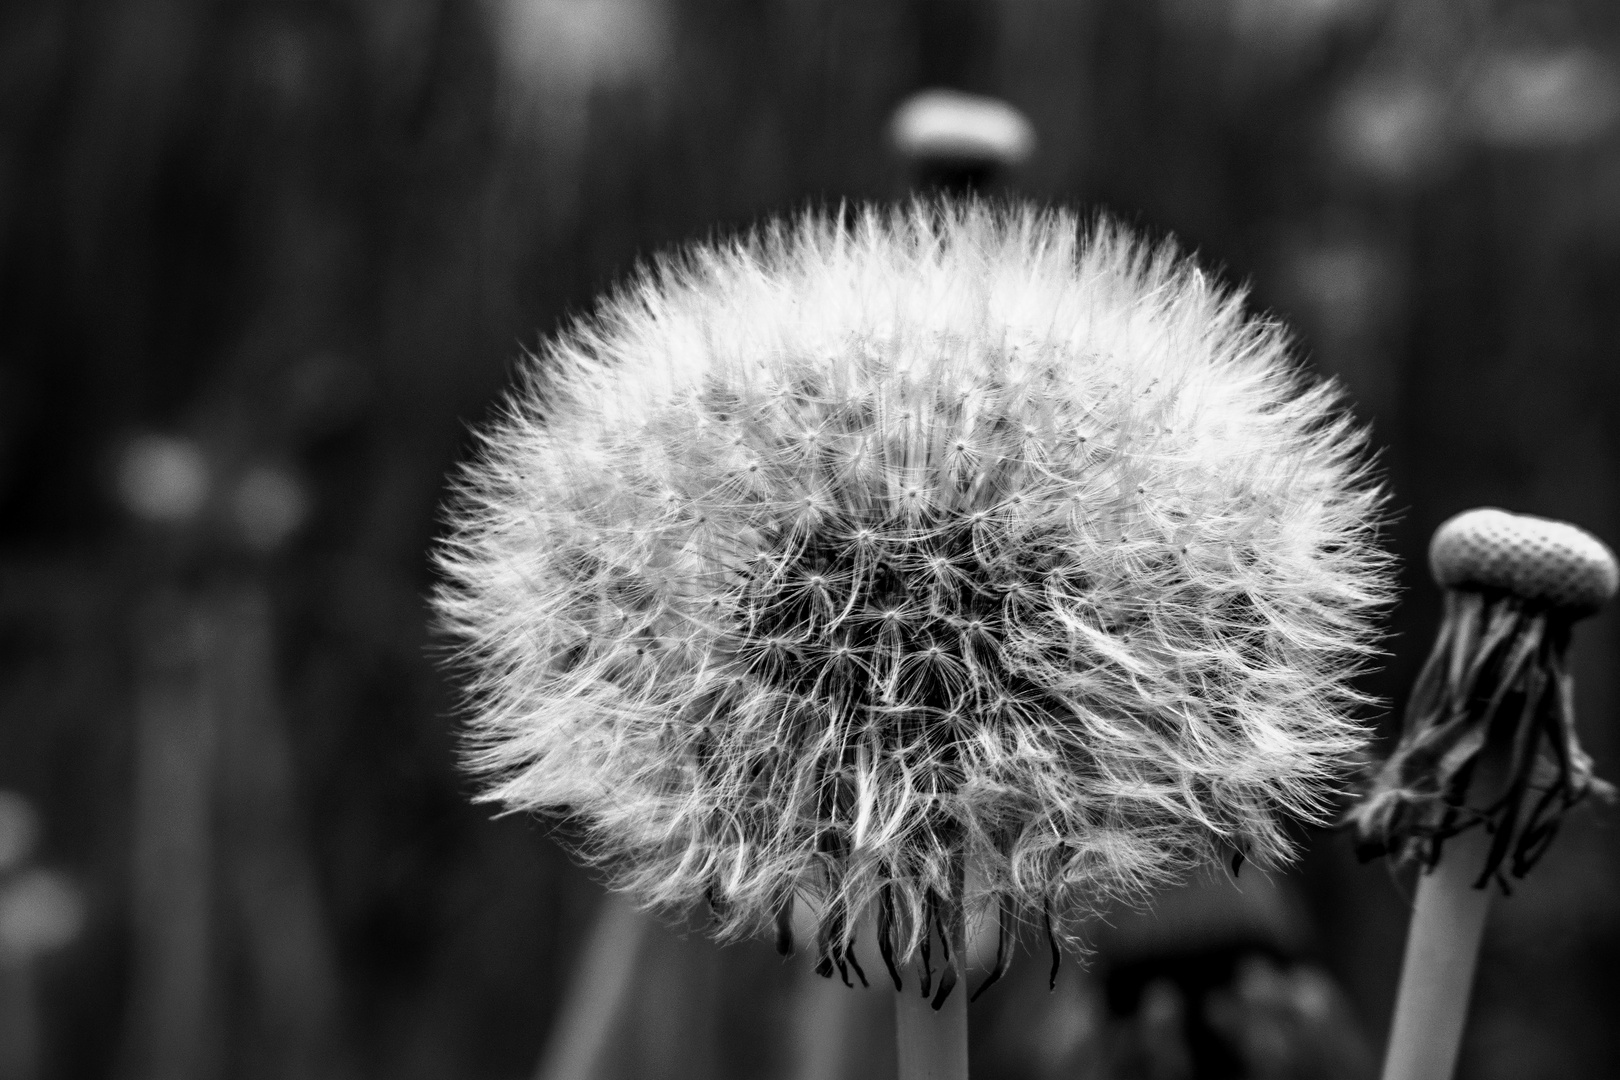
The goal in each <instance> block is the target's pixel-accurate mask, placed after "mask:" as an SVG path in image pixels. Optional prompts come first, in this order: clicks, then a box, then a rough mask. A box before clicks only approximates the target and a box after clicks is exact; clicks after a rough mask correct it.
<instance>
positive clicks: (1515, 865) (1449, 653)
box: [1350, 509, 1620, 887]
mask: <svg viewBox="0 0 1620 1080" xmlns="http://www.w3.org/2000/svg"><path fill="white" fill-rule="evenodd" d="M1429 566H1430V569H1431V570H1432V571H1433V574H1434V579H1435V581H1436V582H1437V583H1439V584H1440V585H1441V586H1442V587H1443V588H1444V589H1445V615H1444V618H1443V620H1442V622H1441V625H1440V632H1439V635H1438V636H1437V638H1436V639H1435V644H1434V649H1433V651H1432V652H1431V653H1430V654H1429V659H1428V662H1427V663H1426V664H1425V665H1424V667H1423V671H1422V672H1421V673H1420V674H1419V675H1418V680H1417V684H1416V685H1415V686H1414V687H1413V690H1412V697H1411V701H1410V704H1409V705H1408V707H1407V714H1406V723H1405V726H1404V728H1403V729H1402V733H1401V739H1400V742H1399V744H1398V745H1397V746H1396V748H1395V751H1394V753H1392V754H1391V755H1390V757H1389V760H1388V761H1387V762H1385V763H1384V766H1383V768H1382V769H1381V771H1380V772H1379V773H1378V776H1377V778H1376V780H1375V781H1374V783H1373V785H1372V789H1371V791H1370V792H1369V793H1368V795H1367V797H1366V798H1365V799H1364V800H1363V801H1362V802H1361V803H1359V804H1358V805H1357V806H1356V807H1355V809H1354V810H1353V811H1352V812H1351V815H1350V818H1351V820H1352V821H1353V822H1354V823H1355V825H1356V828H1357V831H1358V833H1359V836H1360V839H1361V853H1362V857H1363V858H1369V859H1370V858H1377V857H1378V856H1380V855H1395V856H1406V857H1412V858H1416V859H1418V860H1421V861H1422V862H1423V863H1424V864H1425V865H1428V866H1432V865H1433V864H1434V863H1435V862H1436V861H1438V860H1439V858H1440V852H1441V845H1442V844H1443V843H1444V841H1445V840H1447V839H1448V838H1450V837H1453V836H1456V835H1457V834H1459V833H1461V832H1464V831H1465V830H1468V829H1472V828H1474V827H1476V826H1484V828H1485V829H1486V831H1487V832H1488V833H1489V834H1490V836H1491V841H1490V845H1489V848H1488V849H1487V852H1486V856H1485V863H1484V865H1483V866H1481V867H1477V868H1471V869H1470V873H1471V874H1477V879H1478V880H1477V885H1476V887H1477V886H1478V885H1483V884H1485V883H1487V882H1489V881H1490V880H1491V879H1492V878H1496V879H1498V880H1500V881H1502V882H1504V883H1505V882H1506V876H1505V871H1511V872H1512V874H1513V875H1514V876H1515V877H1523V876H1524V875H1525V874H1526V873H1527V872H1528V871H1529V870H1530V868H1531V867H1532V866H1533V865H1534V864H1535V862H1536V860H1537V859H1539V858H1540V857H1541V855H1542V854H1543V853H1544V852H1545V851H1546V849H1547V846H1548V845H1549V844H1550V843H1551V842H1552V840H1553V837H1554V835H1555V834H1556V833H1557V831H1558V825H1559V822H1560V821H1561V820H1562V818H1563V815H1564V813H1565V812H1566V811H1568V810H1569V809H1570V808H1572V807H1573V806H1574V805H1575V804H1576V803H1578V802H1580V801H1581V800H1582V799H1583V798H1585V797H1586V796H1587V795H1588V794H1590V793H1592V792H1599V793H1604V794H1607V793H1608V792H1609V791H1610V790H1611V789H1610V788H1609V786H1608V785H1607V784H1605V783H1604V782H1603V781H1601V780H1598V779H1596V778H1595V777H1594V776H1593V775H1592V759H1591V758H1590V757H1588V756H1587V754H1586V752H1585V751H1583V750H1582V749H1581V746H1580V742H1579V740H1578V739H1577V738H1576V734H1575V695H1574V686H1573V682H1572V680H1571V678H1570V674H1569V668H1568V660H1567V652H1568V649H1569V639H1570V628H1571V626H1572V625H1573V624H1574V623H1575V622H1576V621H1577V620H1579V619H1582V618H1584V617H1586V616H1587V615H1590V614H1592V613H1593V612H1595V611H1597V610H1598V609H1599V608H1600V607H1602V606H1603V604H1604V603H1606V602H1607V601H1608V599H1609V598H1610V597H1612V596H1613V595H1614V592H1615V587H1616V583H1617V580H1620V569H1617V567H1616V563H1615V558H1614V553H1613V552H1611V551H1610V550H1609V549H1608V547H1607V546H1605V545H1604V544H1603V542H1602V541H1600V540H1598V539H1597V538H1596V537H1595V536H1593V535H1592V534H1590V533H1588V532H1586V531H1585V530H1583V529H1579V528H1577V527H1575V526H1574V525H1569V524H1566V523H1564V522H1560V521H1549V520H1547V519H1545V518H1539V517H1532V516H1530V515H1528V514H1510V513H1507V512H1506V511H1503V510H1494V509H1482V510H1469V511H1467V512H1466V513H1462V514H1458V515H1457V516H1455V517H1453V518H1451V519H1450V520H1448V521H1446V522H1445V523H1444V524H1443V525H1441V526H1440V528H1439V529H1437V530H1436V531H1435V534H1434V538H1433V540H1432V541H1431V543H1430V546H1429Z"/></svg>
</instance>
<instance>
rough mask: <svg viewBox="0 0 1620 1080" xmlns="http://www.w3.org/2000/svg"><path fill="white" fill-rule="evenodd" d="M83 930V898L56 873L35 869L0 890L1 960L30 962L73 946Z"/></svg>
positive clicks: (66, 880)
mask: <svg viewBox="0 0 1620 1080" xmlns="http://www.w3.org/2000/svg"><path fill="white" fill-rule="evenodd" d="M83 928H84V899H83V898H82V897H81V896H80V895H79V890H78V889H77V888H75V887H74V885H73V884H72V882H70V881H68V879H67V878H66V877H64V876H63V875H61V874H59V873H57V872H56V871H54V870H46V869H43V868H36V869H33V870H28V871H26V872H25V873H22V874H20V875H18V876H17V877H16V878H14V879H12V880H11V881H8V882H7V883H6V884H5V886H4V887H3V888H0V960H7V961H12V962H16V961H19V960H29V959H32V958H33V957H35V956H39V955H41V954H43V953H48V952H52V951H54V950H56V949H59V948H61V947H62V946H64V945H67V944H69V943H71V942H72V941H73V940H74V939H75V938H77V937H78V936H79V932H80V931H81V930H82V929H83Z"/></svg>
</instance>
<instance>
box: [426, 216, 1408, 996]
mask: <svg viewBox="0 0 1620 1080" xmlns="http://www.w3.org/2000/svg"><path fill="white" fill-rule="evenodd" d="M531 359H532V362H531V363H530V364H528V366H527V368H526V370H525V374H524V379H523V382H522V385H521V387H520V388H519V389H518V390H517V391H516V392H515V393H514V394H513V395H512V396H511V398H510V400H509V403H508V408H507V410H506V412H505V415H504V418H503V419H501V420H500V421H499V422H497V423H494V424H492V425H491V426H490V427H489V428H488V429H487V430H486V431H484V432H483V440H482V447H481V452H480V453H479V455H478V456H477V459H476V460H475V461H474V462H473V463H472V464H470V465H469V466H467V467H466V469H465V471H464V473H463V474H462V476H461V478H460V481H459V484H458V486H457V490H456V494H455V497H454V500H453V505H452V510H451V530H450V534H449V536H448V538H447V539H446V540H445V541H444V543H443V544H442V545H441V547H440V549H439V564H440V567H441V569H442V572H443V582H444V583H443V586H442V588H441V590H440V592H439V594H438V597H437V605H438V610H439V612H440V615H441V617H442V619H443V622H444V624H445V625H446V626H447V628H448V630H449V631H450V633H451V634H452V635H453V637H454V639H455V641H456V642H457V646H458V657H459V661H460V667H461V670H462V671H463V672H464V677H465V686H466V690H467V693H468V712H469V714H470V720H469V723H470V739H469V753H468V758H469V761H470V764H471V767H472V768H473V769H474V770H476V772H477V773H478V774H479V775H480V776H482V777H484V778H485V779H486V781H487V786H486V788H485V789H484V792H483V797H484V798H485V799H487V800H489V801H491V802H495V803H499V804H503V805H504V806H506V807H508V808H510V809H512V810H525V811H537V812H542V813H546V814H553V815H568V816H569V817H570V820H571V821H573V822H574V823H576V824H577V826H578V828H579V829H580V830H581V835H582V842H581V850H582V851H584V852H585V853H586V854H587V855H588V856H589V857H591V858H592V859H594V860H596V861H598V862H599V863H600V864H602V865H604V866H606V867H608V868H610V870H611V872H612V874H613V876H614V878H615V881H616V883H617V884H618V885H619V886H620V887H622V888H624V889H626V890H628V891H629V892H630V893H632V894H633V895H634V896H636V897H637V898H639V900H640V901H642V902H644V903H647V904H650V905H655V906H661V907H667V908H677V909H678V908H683V907H685V906H687V905H690V904H693V903H697V902H699V901H703V900H706V901H707V902H708V903H709V904H710V905H711V906H712V908H713V911H714V924H713V925H714V928H715V930H716V932H717V934H718V935H720V936H722V937H735V936H740V935H744V934H749V933H754V932H761V931H767V930H769V928H770V927H772V926H773V925H775V924H777V923H778V922H779V921H780V920H781V919H782V918H783V913H784V912H785V911H786V910H788V908H789V906H790V905H791V903H792V902H793V899H794V898H795V897H796V896H797V897H800V898H803V899H805V900H807V901H809V902H811V903H812V904H814V905H815V909H816V910H817V911H818V912H819V915H818V918H819V920H820V930H819V939H820V942H821V949H822V953H823V961H824V966H828V969H829V970H830V966H829V965H830V964H831V963H832V962H837V963H838V965H839V966H840V968H842V967H843V964H844V961H845V960H846V959H848V958H852V953H851V951H850V949H851V945H850V943H851V935H852V933H853V930H852V926H853V921H854V920H855V919H856V918H858V917H859V916H860V915H862V914H863V913H865V912H868V911H877V912H878V915H879V924H880V930H879V935H878V937H879V945H880V947H881V949H882V951H883V953H884V958H885V960H886V961H888V963H889V968H890V971H891V973H893V974H895V977H896V982H897V983H898V972H897V971H896V968H895V965H896V963H899V962H904V961H906V960H907V959H908V958H909V957H910V956H912V955H913V954H914V953H916V952H917V951H919V949H920V948H921V949H926V946H927V942H928V939H929V935H930V928H931V927H937V928H938V929H939V931H940V938H941V940H942V941H943V942H944V943H945V944H946V946H947V948H949V946H950V944H951V942H952V941H953V940H954V941H955V942H957V943H958V944H959V943H960V941H961V927H962V924H963V920H964V918H967V919H974V918H978V917H980V916H981V915H983V916H987V917H988V916H993V917H998V918H999V919H1000V920H1001V923H1002V928H1003V944H1004V951H1005V943H1006V941H1007V935H1008V933H1010V930H1009V927H1010V926H1011V925H1012V924H1013V923H1014V922H1016V921H1017V920H1018V919H1020V918H1023V919H1027V920H1030V921H1033V922H1036V924H1037V925H1040V924H1041V923H1042V922H1044V924H1045V925H1046V927H1047V928H1048V932H1049V933H1051V932H1053V931H1054V930H1055V933H1056V936H1057V937H1058V938H1059V939H1072V938H1071V935H1072V934H1073V931H1074V925H1075V920H1076V919H1078V918H1079V917H1081V916H1083V915H1085V914H1087V913H1089V912H1090V911H1092V910H1094V909H1095V907H1096V906H1097V905H1099V904H1101V903H1103V902H1105V901H1107V900H1110V899H1115V898H1119V897H1122V896H1123V897H1135V896H1140V895H1142V894H1143V893H1144V891H1145V890H1147V889H1148V888H1150V887H1153V886H1155V885H1157V884H1160V883H1162V882H1165V881H1167V880H1170V879H1173V878H1175V877H1176V876H1178V875H1179V874H1181V873H1182V872H1184V871H1185V870H1186V869H1187V868H1188V867H1190V866H1192V865H1194V864H1196V863H1198V862H1201V861H1203V860H1205V859H1210V858H1221V857H1225V856H1226V855H1229V854H1231V853H1232V852H1238V853H1241V854H1242V855H1243V856H1246V857H1247V858H1249V859H1252V860H1255V861H1256V862H1258V863H1260V864H1262V865H1275V864H1277V863H1279V862H1280V861H1282V860H1285V859H1286V858H1287V857H1288V856H1289V855H1290V854H1291V845H1290V841H1289V839H1288V838H1287V836H1286V835H1285V832H1284V819H1285V818H1286V817H1288V816H1289V815H1294V816H1300V817H1304V818H1307V819H1313V820H1322V818H1323V816H1324V815H1325V814H1326V813H1327V812H1328V810H1329V806H1328V803H1329V802H1330V800H1331V797H1332V796H1333V794H1334V793H1335V792H1336V790H1337V788H1338V785H1339V782H1340V780H1341V778H1342V777H1343V776H1344V774H1345V772H1346V771H1347V768H1348V766H1349V764H1350V762H1351V760H1352V758H1353V757H1354V756H1355V755H1356V753H1357V752H1358V751H1359V749H1360V747H1361V746H1362V745H1363V742H1364V733H1363V730H1362V728H1361V726H1360V724H1359V723H1358V722H1357V720H1356V719H1355V715H1356V712H1357V710H1358V709H1359V708H1360V706H1361V705H1362V704H1364V702H1363V701H1362V700H1361V698H1360V697H1359V696H1358V694H1357V693H1356V691H1355V690H1354V688H1353V686H1352V676H1353V675H1354V674H1356V673H1357V672H1358V671H1359V670H1361V669H1362V668H1363V667H1364V666H1365V664H1366V663H1367V660H1368V657H1369V656H1370V655H1371V654H1372V653H1373V651H1374V645H1373V643H1374V633H1373V630H1374V620H1375V617H1376V614H1377V612H1378V610H1379V608H1380V607H1381V606H1382V605H1383V604H1384V603H1385V601H1386V600H1387V597H1388V592H1389V588H1390V582H1389V572H1388V571H1389V566H1388V560H1387V558H1386V557H1385V556H1384V555H1383V554H1382V553H1381V551H1380V550H1379V549H1378V548H1377V547H1376V545H1375V539H1376V536H1375V534H1376V530H1377V528H1378V524H1379V520H1380V507H1381V502H1382V497H1381V494H1380V493H1379V491H1378V489H1377V487H1376V485H1375V484H1374V483H1373V482H1372V480H1371V479H1370V477H1369V474H1368V467H1367V463H1366V455H1365V447H1364V437H1363V434H1362V433H1361V432H1360V431H1359V430H1358V429H1357V427H1356V426H1355V425H1354V424H1353V422H1352V421H1351V420H1350V419H1348V418H1347V416H1346V415H1345V413H1344V412H1343V410H1342V408H1341V404H1340V401H1339V396H1338V392H1337V390H1336V389H1335V388H1334V387H1333V386H1332V385H1331V384H1327V383H1322V382H1318V381H1315V380H1312V379H1310V378H1308V377H1307V376H1305V375H1304V374H1303V373H1302V372H1301V371H1300V369H1299V368H1298V366H1297V365H1296V364H1295V363H1294V361H1293V360H1292V358H1291V357H1290V354H1289V350H1288V342H1287V339H1286V337H1285V335H1284V333H1283V332H1282V330H1281V329H1280V328H1278V327H1277V326H1275V325H1274V324H1271V323H1269V322H1266V321H1262V320H1257V319H1254V318H1252V317H1250V316H1248V315H1247V314H1246V313H1245V310H1244V306H1243V298H1242V296H1241V295H1240V294H1239V293H1236V292H1232V291H1227V290H1223V289H1222V288H1220V287H1218V286H1217V285H1215V284H1214V283H1212V282H1211V281H1210V279H1209V278H1207V277H1206V276H1205V275H1204V274H1202V273H1201V272H1200V271H1199V270H1197V269H1196V268H1194V267H1193V266H1192V265H1191V264H1190V263H1188V262H1186V261H1183V260H1182V259H1180V258H1179V257H1178V256H1177V255H1176V253H1175V252H1174V251H1173V250H1172V249H1170V248H1169V247H1168V246H1161V247H1158V248H1153V247H1149V246H1147V245H1144V244H1143V243H1141V242H1140V241H1138V240H1137V239H1135V238H1134V237H1133V236H1131V235H1130V234H1129V233H1128V232H1127V231H1126V230H1124V229H1123V228H1122V227H1120V226H1118V225H1115V224H1110V223H1108V222H1106V221H1103V222H1100V223H1098V224H1096V225H1094V226H1092V227H1089V228H1088V227H1083V226H1082V224H1081V223H1080V222H1079V221H1078V220H1077V219H1076V218H1075V217H1074V216H1072V215H1070V214H1067V213H1061V212H1044V211H1038V210H1036V209H1032V208H1027V207H1024V208H1020V207H1009V208H999V209H998V208H992V207H988V206H986V205H984V204H982V203H976V202H968V203H961V204H953V203H917V204H914V205H912V206H910V207H908V208H904V209H900V210H894V211H888V212H884V211H876V210H869V211H864V212H860V213H852V214H847V215H843V216H833V215H821V214H814V213H809V214H805V215H802V216H800V217H798V218H796V219H793V220H791V221H785V222H777V223H774V224H770V225H768V226H765V227H763V228H761V229H759V230H757V231H756V232H755V233H753V234H751V235H749V236H747V237H745V238H743V239H740V240H736V241H734V242H730V243H726V244H715V245H708V246H698V247H694V248H691V249H689V250H686V251H684V252H682V253H680V254H678V255H676V256H673V257H669V258H666V259H664V260H662V261H660V262H658V263H657V264H656V265H654V266H652V267H650V268H648V269H645V270H644V271H642V272H641V273H640V274H639V276H637V277H636V278H635V279H634V280H633V281H632V282H631V283H630V284H628V285H627V286H625V287H624V288H623V289H621V290H620V291H619V292H618V293H616V294H615V295H613V296H612V297H610V298H609V299H607V300H605V301H604V302H603V303H602V304H601V306H600V308H599V309H598V311H597V312H596V313H595V314H594V315H593V316H591V317H589V318H585V319H581V320H580V321H578V322H576V323H575V324H574V325H573V326H572V327H571V328H569V329H567V330H566V331H565V332H563V333H561V334H560V335H558V336H557V337H556V338H555V339H554V340H552V341H550V342H549V343H548V344H547V345H546V346H545V347H544V349H543V350H542V351H541V352H540V353H539V354H538V355H536V356H534V357H532V358H531ZM969 865H971V866H972V867H973V868H974V872H973V873H972V874H971V875H966V876H965V875H964V867H965V866H969ZM964 880H967V881H969V882H971V883H972V888H973V892H972V893H971V894H966V893H965V892H964ZM953 928H954V929H953ZM955 951H956V952H957V953H958V954H959V953H960V949H959V948H958V949H956V950H955ZM1004 962H1005V961H1004V960H1003V961H1002V962H1000V963H998V966H997V973H998V974H999V972H1000V970H1001V968H1002V967H1003V966H1004ZM951 981H953V982H954V977H953V978H952V979H951ZM944 989H947V990H948V986H947V987H945V988H944Z"/></svg>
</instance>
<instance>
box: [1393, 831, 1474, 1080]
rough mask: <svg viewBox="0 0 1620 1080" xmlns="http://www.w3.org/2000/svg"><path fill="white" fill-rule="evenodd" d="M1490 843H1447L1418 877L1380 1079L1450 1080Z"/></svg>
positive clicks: (1467, 837) (1465, 836) (1467, 836)
mask: <svg viewBox="0 0 1620 1080" xmlns="http://www.w3.org/2000/svg"><path fill="white" fill-rule="evenodd" d="M1490 841H1491V837H1490V834H1488V833H1486V832H1485V830H1484V829H1481V828H1475V829H1471V830H1469V831H1468V832H1465V833H1462V834H1460V835H1458V836H1455V837H1453V838H1452V839H1450V840H1448V841H1446V845H1445V850H1444V855H1443V857H1442V858H1441V859H1440V862H1439V863H1438V865H1436V866H1435V868H1434V869H1433V870H1432V871H1430V872H1429V873H1426V874H1424V875H1423V876H1422V877H1421V878H1419V879H1418V888H1417V902H1416V904H1415V905H1414V907H1413V910H1412V923H1411V926H1410V928H1409V929H1408V931H1407V936H1406V959H1405V961H1404V962H1403V963H1402V966H1401V985H1400V990H1399V992H1398V994H1397V996H1396V999H1395V1022H1394V1024H1393V1025H1392V1027H1391V1029H1390V1034H1389V1050H1388V1052H1387V1053H1386V1055H1385V1057H1384V1075H1383V1080H1448V1078H1449V1077H1450V1076H1451V1075H1452V1072H1453V1070H1454V1069H1455V1068H1456V1065H1457V1048H1458V1047H1459V1046H1460V1045H1461V1043H1462V1031H1463V1023H1464V1021H1466V1019H1467V1017H1468V999H1469V995H1470V992H1471V991H1472V989H1473V984H1474V966H1475V962H1476V961H1477V960H1478V958H1479V943H1480V938H1481V936H1482V935H1483V933H1484V930H1485V916H1486V914H1487V913H1488V912H1489V910H1490V904H1491V893H1492V889H1491V888H1490V886H1489V885H1487V886H1486V887H1485V888H1483V889H1476V888H1474V882H1475V880H1476V879H1477V878H1478V877H1479V868H1480V867H1481V866H1483V865H1484V864H1485V856H1486V851H1487V849H1488V848H1489V846H1490Z"/></svg>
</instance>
